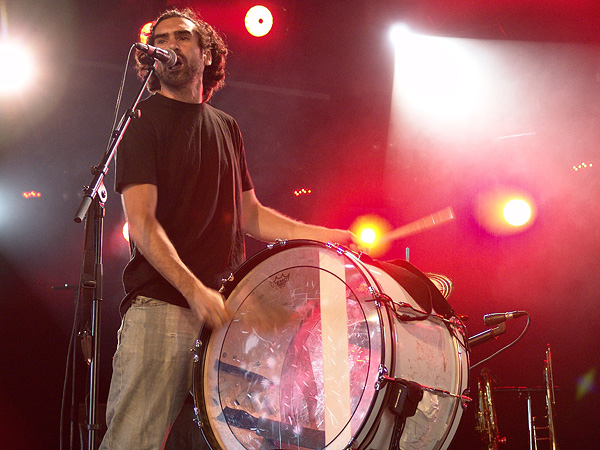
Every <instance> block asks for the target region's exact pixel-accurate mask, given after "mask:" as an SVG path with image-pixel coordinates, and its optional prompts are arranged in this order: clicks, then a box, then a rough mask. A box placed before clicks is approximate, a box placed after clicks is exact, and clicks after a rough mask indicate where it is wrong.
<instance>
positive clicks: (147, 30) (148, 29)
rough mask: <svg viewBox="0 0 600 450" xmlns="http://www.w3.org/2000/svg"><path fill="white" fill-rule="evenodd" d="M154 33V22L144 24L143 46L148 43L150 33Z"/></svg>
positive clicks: (141, 32)
mask: <svg viewBox="0 0 600 450" xmlns="http://www.w3.org/2000/svg"><path fill="white" fill-rule="evenodd" d="M151 31H152V22H148V23H147V24H144V26H143V27H142V28H140V42H141V43H142V44H147V43H148V38H149V37H150V32H151Z"/></svg>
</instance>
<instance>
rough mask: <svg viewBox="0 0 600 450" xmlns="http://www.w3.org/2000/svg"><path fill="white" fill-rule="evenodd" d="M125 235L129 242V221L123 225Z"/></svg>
mask: <svg viewBox="0 0 600 450" xmlns="http://www.w3.org/2000/svg"><path fill="white" fill-rule="evenodd" d="M123 237H124V238H125V240H126V241H127V242H129V222H125V224H124V225H123Z"/></svg>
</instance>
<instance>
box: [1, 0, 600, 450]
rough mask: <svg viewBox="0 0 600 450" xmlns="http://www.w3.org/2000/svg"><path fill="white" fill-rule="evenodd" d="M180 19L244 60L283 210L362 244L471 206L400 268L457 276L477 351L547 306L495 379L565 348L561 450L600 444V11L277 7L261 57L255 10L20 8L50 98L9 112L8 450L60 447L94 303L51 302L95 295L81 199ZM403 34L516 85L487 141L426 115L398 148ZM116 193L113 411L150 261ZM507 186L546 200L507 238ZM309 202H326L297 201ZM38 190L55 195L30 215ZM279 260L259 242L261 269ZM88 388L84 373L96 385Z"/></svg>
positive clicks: (520, 442)
mask: <svg viewBox="0 0 600 450" xmlns="http://www.w3.org/2000/svg"><path fill="white" fill-rule="evenodd" d="M168 4H172V5H183V6H188V5H191V6H196V7H198V9H199V10H200V12H201V13H202V14H203V16H204V18H205V19H206V20H207V21H208V22H209V23H212V24H213V25H215V27H216V28H218V29H219V30H221V31H222V32H223V33H225V34H226V36H227V40H228V43H229V46H230V48H231V50H232V54H231V56H230V60H229V65H228V74H227V87H226V88H225V90H223V91H222V92H219V93H217V94H216V95H215V97H214V99H213V101H212V103H213V105H215V106H216V107H218V108H220V109H223V110H225V111H226V112H228V113H230V114H231V115H233V116H234V117H235V118H236V119H237V120H238V122H239V124H240V127H241V129H242V132H243V134H244V138H245V145H246V149H247V155H248V162H249V166H250V169H251V173H252V176H253V179H254V182H255V185H256V192H257V195H258V196H259V198H260V199H261V201H262V202H263V203H264V204H266V205H268V206H271V207H274V208H276V209H278V210H280V211H282V212H283V213H285V214H288V215H291V216H293V217H295V218H298V219H301V220H305V221H310V222H315V223H319V224H323V225H327V226H335V227H350V226H351V225H352V223H353V222H354V220H355V219H356V218H357V217H359V216H361V215H363V214H377V215H379V216H382V217H384V218H385V219H386V220H387V221H389V222H390V224H391V225H392V227H398V226H400V225H403V224H405V223H407V222H410V221H412V220H415V219H418V218H420V217H422V216H425V215H427V214H430V213H432V212H434V211H437V210H439V209H442V208H444V207H446V206H452V207H453V208H454V210H455V212H456V216H457V218H456V220H454V221H452V222H450V223H449V224H445V225H443V226H440V227H439V228H435V229H432V230H429V231H426V232H423V233H421V234H419V235H416V236H412V237H409V238H407V239H404V240H402V241H399V242H395V243H394V245H392V246H391V247H390V248H389V250H388V251H387V252H386V253H385V254H383V255H381V256H380V258H381V259H394V258H403V257H404V255H405V248H406V247H409V248H410V254H411V262H413V263H414V264H415V265H416V266H417V267H419V268H420V269H421V270H423V271H428V272H438V273H442V274H445V275H447V276H449V277H450V278H452V280H453V281H454V284H455V287H456V289H455V291H454V293H453V295H452V297H451V299H450V300H451V303H452V305H453V307H454V308H455V309H456V310H457V312H458V313H460V314H464V315H467V316H469V320H468V322H467V324H468V329H469V335H474V334H476V333H478V332H480V331H483V330H484V329H485V327H484V325H483V323H482V320H481V318H482V316H483V314H486V313H489V312H501V311H511V310H526V311H528V312H529V313H530V315H531V327H530V329H529V331H528V333H527V334H525V336H524V337H523V339H521V340H520V341H519V342H518V343H517V344H516V345H515V346H513V347H512V348H510V349H509V350H507V351H506V352H504V353H502V354H501V355H500V356H497V357H496V358H494V359H493V360H491V361H490V362H489V363H487V364H486V367H489V368H490V369H491V370H492V371H493V372H494V374H495V375H496V377H497V379H498V380H497V382H498V385H501V386H527V387H534V386H541V385H543V383H544V378H543V361H544V357H545V350H546V346H547V344H550V345H551V348H552V354H553V363H554V377H555V382H556V384H557V385H559V387H560V390H559V391H558V393H557V404H556V423H557V426H556V433H557V436H558V441H559V444H560V447H561V448H562V449H582V448H592V447H594V445H595V442H596V439H595V434H596V432H597V430H596V427H597V424H598V423H599V421H600V408H599V407H598V404H599V398H598V388H597V371H598V366H599V359H600V358H599V356H598V355H599V350H600V343H599V341H600V340H599V339H598V332H597V323H598V321H599V320H600V313H599V312H598V308H597V303H598V295H599V290H600V276H599V275H598V272H599V269H600V258H599V257H598V256H599V254H598V252H599V250H600V235H599V232H598V226H597V224H598V216H599V212H598V199H599V193H600V192H599V183H598V174H597V168H598V167H600V162H598V153H599V150H598V143H599V142H600V134H599V131H598V125H599V124H600V108H599V107H598V105H599V104H600V87H599V85H598V83H599V81H598V80H599V79H600V47H598V45H599V44H600V29H599V28H598V25H599V24H600V6H598V4H597V2H595V1H592V0H576V1H574V0H571V1H559V0H546V1H541V0H527V1H525V0H521V1H517V0H510V1H499V0H495V1H491V0H487V1H484V0H470V1H452V0H429V1H392V0H372V1H368V0H344V1H342V0H328V1H316V0H305V1H299V0H280V1H268V2H264V4H266V5H267V6H270V7H271V8H272V10H273V11H274V15H275V20H276V24H275V27H274V30H273V31H272V33H271V34H270V35H269V36H267V37H266V38H263V39H261V40H258V39H255V38H251V37H250V36H249V35H247V34H246V33H245V31H244V30H243V19H242V18H243V16H244V13H245V10H246V9H247V7H248V6H251V5H252V2H247V1H241V0H239V1H234V0H232V1H206V2H199V1H198V2H194V1H187V2H186V1H181V2H165V1H164V0H163V1H158V0H154V1H141V0H120V1H85V2H83V1H66V0H64V1H63V0H56V1H5V2H0V6H3V7H4V8H2V9H0V11H2V12H0V13H1V14H2V21H1V24H2V27H3V33H4V34H6V35H10V36H13V37H16V38H17V41H18V42H19V43H20V44H22V45H23V47H26V46H29V47H31V48H32V49H33V50H34V52H35V54H36V55H37V56H36V63H37V65H38V67H39V73H38V77H37V80H36V84H35V85H34V86H33V87H31V88H29V89H28V90H27V91H26V92H24V93H22V94H19V95H13V96H10V97H8V96H6V97H0V361H1V362H0V363H1V364H2V366H1V368H0V442H2V446H3V448H11V449H27V450H35V449H57V448H58V436H59V417H60V399H61V391H62V384H63V372H64V366H65V359H66V353H67V346H68V339H69V334H70V331H71V326H72V321H73V314H74V305H73V294H72V292H71V291H70V290H59V291H57V290H51V287H52V286H59V285H61V284H64V283H69V284H77V283H78V279H79V268H80V264H81V252H82V245H83V226H82V225H80V224H75V223H74V222H73V215H74V213H75V211H76V209H77V207H78V205H79V201H80V197H81V188H82V186H83V185H85V184H87V183H89V181H90V180H91V175H90V174H89V167H90V166H91V165H93V164H97V163H98V162H99V161H100V159H101V156H102V152H103V150H104V147H105V145H106V141H107V139H108V134H109V131H110V129H111V123H112V117H113V110H114V104H115V100H116V96H117V92H118V87H119V83H120V79H121V76H122V73H123V70H124V66H125V60H126V56H127V52H128V49H129V46H130V45H131V44H132V43H133V42H135V41H137V40H138V37H137V33H138V30H139V27H140V26H141V25H142V24H144V23H146V22H148V21H150V20H152V19H153V18H155V16H156V15H157V14H158V13H159V12H161V11H162V10H164V9H165V8H166V7H167V6H168ZM399 21H403V22H405V23H408V24H409V25H410V26H411V27H412V29H414V30H418V31H421V32H424V33H428V34H431V35H434V36H440V37H449V38H450V37H452V38H465V39H469V40H470V41H469V42H471V40H472V42H473V43H475V45H476V46H477V49H478V51H479V52H480V53H479V54H480V55H482V56H481V61H482V62H483V64H485V65H487V67H488V68H489V69H491V70H492V71H493V74H494V76H493V77H489V79H488V81H489V82H490V86H491V87H490V89H491V90H492V91H493V92H494V93H495V96H493V97H491V98H493V101H490V102H489V103H488V105H487V106H488V109H487V110H488V115H487V116H486V117H485V120H483V119H482V118H481V117H476V118H470V119H467V120H468V125H469V126H463V127H456V128H450V129H448V127H445V126H444V123H440V124H438V123H435V122H428V123H426V124H425V123H423V122H418V121H415V122H410V121H409V120H408V119H407V120H406V121H405V123H412V125H411V126H405V127H404V128H403V130H404V131H403V132H402V133H400V134H390V133H389V129H390V124H391V119H390V108H391V103H392V100H391V94H392V84H393V83H392V80H393V67H394V62H393V61H394V59H393V56H394V53H393V49H392V46H391V44H390V42H389V40H388V37H387V31H388V29H389V27H390V25H391V24H393V23H396V22H399ZM10 63H11V62H10V61H2V62H1V63H0V64H10ZM128 76H129V78H128V82H127V85H126V88H125V94H124V104H126V105H128V104H129V102H130V101H131V98H132V96H133V95H134V93H135V92H137V89H138V86H139V84H138V82H137V80H135V79H134V76H133V73H132V71H131V70H129V72H128ZM425 122H427V121H426V120H425ZM425 125H427V127H426V126H425ZM438 125H439V126H438ZM436 130H437V131H436ZM520 134H523V136H521V137H518V138H511V139H499V138H500V137H503V136H516V135H520ZM581 162H591V163H595V165H594V167H593V168H592V169H589V170H587V171H585V172H574V171H573V170H572V166H573V165H574V164H579V163H581ZM112 182H113V180H112V170H111V172H109V176H108V177H107V182H106V184H107V186H108V187H109V198H108V201H107V204H106V210H107V213H106V221H105V230H104V231H105V235H104V243H105V250H104V262H105V284H104V301H103V304H102V328H101V333H102V334H101V336H102V338H101V358H100V401H101V402H104V401H105V399H106V395H107V390H108V383H109V379H110V360H111V356H112V353H113V351H114V346H115V333H116V329H117V328H118V325H119V322H120V319H119V316H118V304H119V302H120V300H121V297H122V295H123V292H122V287H121V284H120V273H121V270H122V268H123V266H124V264H125V263H126V261H127V258H128V251H127V245H126V243H125V241H124V240H123V238H122V236H121V235H120V234H121V227H122V224H123V221H124V218H123V214H122V212H121V207H120V201H119V198H118V196H117V195H115V194H114V193H113V192H112ZM503 185H511V186H518V187H519V188H521V189H524V190H526V191H527V192H529V193H530V195H531V196H532V197H533V198H534V200H535V202H536V205H537V217H536V221H535V223H534V224H533V226H532V227H530V228H529V229H527V230H526V231H524V232H523V233H520V234H515V235H508V236H507V235H503V236H497V235H494V234H491V233H490V232H488V231H487V230H486V229H485V228H484V227H482V226H481V225H480V223H479V222H478V220H477V217H476V214H475V213H474V211H475V210H476V204H477V201H476V200H477V198H478V196H479V195H480V194H481V193H484V192H487V191H489V190H490V189H493V188H495V187H496V186H503ZM301 188H310V189H311V190H312V194H310V195H306V196H302V197H296V196H294V195H293V192H294V190H296V189H301ZM31 190H34V191H38V192H40V193H41V197H39V198H35V199H25V198H23V196H22V193H23V192H29V191H31ZM260 248H262V245H261V244H258V243H256V242H249V243H248V252H249V254H252V253H254V252H256V251H258V250H259V249H260ZM524 325H525V319H517V320H513V321H510V322H508V323H507V327H508V331H507V333H506V334H505V335H503V336H501V337H500V338H499V339H498V340H497V342H492V343H487V344H485V345H482V346H480V347H477V348H475V349H474V350H473V352H472V354H471V358H472V361H473V362H476V361H479V360H480V359H482V358H484V357H486V356H488V355H490V354H491V353H492V352H493V351H494V350H496V349H499V348H500V347H501V346H503V345H506V344H508V343H509V342H511V341H512V340H513V339H515V338H516V337H517V336H518V335H519V333H520V332H521V330H522V329H523V327H524ZM78 357H79V358H80V354H79V353H78ZM80 369H81V368H80ZM473 372H474V373H472V374H471V383H470V384H471V387H472V389H476V379H477V376H478V373H479V371H478V369H477V370H475V371H473ZM85 377H86V375H85V372H84V371H83V370H80V372H79V374H78V386H79V387H78V390H81V389H82V388H81V386H84V385H85ZM584 380H588V383H587V384H586V383H584ZM417 381H418V380H417ZM81 400H82V399H81V398H80V399H79V401H81ZM543 405H544V398H543V397H542V396H534V409H535V411H534V413H535V415H536V416H538V418H539V421H540V422H541V423H544V422H545V420H544V418H543V414H544V412H543ZM475 411H476V409H475V405H471V406H470V407H469V409H468V410H467V412H466V414H465V416H464V417H463V420H462V421H461V425H460V428H459V430H458V433H457V435H456V438H455V440H454V443H453V448H478V446H479V444H478V439H479V436H478V435H477V433H476V432H475V430H474V427H475V420H474V414H475ZM497 414H498V422H499V427H500V433H501V435H502V436H506V437H507V439H508V442H507V444H506V445H505V446H504V448H505V449H506V450H510V449H526V448H528V443H527V416H526V404H525V399H524V398H522V397H518V396H517V395H516V394H509V393H504V394H499V395H498V396H497ZM541 445H543V444H541Z"/></svg>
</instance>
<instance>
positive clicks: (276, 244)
mask: <svg viewBox="0 0 600 450" xmlns="http://www.w3.org/2000/svg"><path fill="white" fill-rule="evenodd" d="M287 242H288V241H287V239H275V242H271V243H270V244H267V248H268V249H269V250H273V249H274V248H275V247H283V246H284V245H286V244H287Z"/></svg>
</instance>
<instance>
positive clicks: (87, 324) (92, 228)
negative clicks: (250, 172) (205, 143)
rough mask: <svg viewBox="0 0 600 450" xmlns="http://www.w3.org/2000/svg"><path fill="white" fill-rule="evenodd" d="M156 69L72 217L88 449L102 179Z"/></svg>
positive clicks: (91, 445)
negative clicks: (77, 244)
mask: <svg viewBox="0 0 600 450" xmlns="http://www.w3.org/2000/svg"><path fill="white" fill-rule="evenodd" d="M155 69H156V61H155V62H154V64H153V65H152V67H150V68H149V69H148V73H147V74H146V76H145V77H144V80H143V83H142V86H141V88H140V90H139V92H138V94H137V96H136V97H135V99H134V101H133V103H132V105H131V107H130V108H129V109H128V110H127V111H126V112H125V114H123V117H121V120H120V122H119V125H118V126H117V128H116V129H115V130H113V131H112V133H111V141H110V144H109V146H108V148H107V149H106V151H105V153H104V157H103V158H102V161H101V162H100V164H99V165H97V166H93V167H92V174H93V175H94V178H93V179H92V182H91V183H90V185H89V186H85V187H84V194H83V198H82V200H81V204H80V205H79V209H78V210H77V212H76V213H75V217H74V218H73V220H74V221H75V222H76V223H81V222H82V221H83V220H84V218H85V219H86V220H85V243H84V255H83V261H82V273H81V279H80V282H79V298H78V301H77V302H78V304H77V305H76V311H77V317H76V318H75V320H76V323H78V324H79V325H78V329H79V333H78V334H79V335H80V336H83V337H82V341H83V342H82V348H83V353H84V357H85V359H86V362H87V364H88V366H89V372H90V376H89V387H88V389H89V404H88V417H87V419H88V420H87V425H86V427H87V431H88V441H87V444H88V446H87V448H88V449H89V450H94V449H95V443H96V436H97V431H98V430H99V429H100V425H99V424H98V423H96V422H97V420H96V408H97V401H98V362H99V361H98V357H99V353H100V302H101V301H102V283H103V266H102V242H103V226H104V215H105V210H104V203H105V202H106V199H107V197H108V194H107V191H106V188H105V187H104V183H103V180H104V177H105V175H106V173H107V172H108V166H109V164H110V162H111V161H112V159H113V157H114V155H115V153H116V150H117V147H118V145H119V143H120V142H121V139H122V138H123V135H124V134H125V131H126V130H127V127H128V126H129V123H130V122H131V119H134V118H138V117H139V111H137V110H136V108H137V105H138V103H139V102H140V99H141V98H142V94H143V93H144V90H145V89H146V86H147V85H148V81H149V79H150V77H151V76H152V74H153V73H154V70H155ZM92 203H93V204H94V207H93V209H92V210H91V213H92V214H91V217H90V216H89V215H88V210H89V208H90V206H91V205H92ZM86 353H87V354H86Z"/></svg>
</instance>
